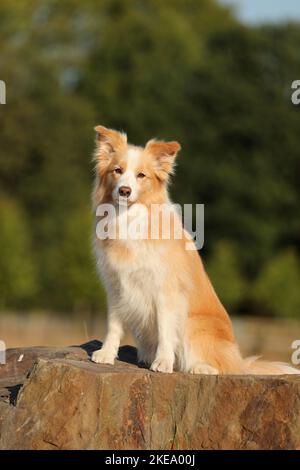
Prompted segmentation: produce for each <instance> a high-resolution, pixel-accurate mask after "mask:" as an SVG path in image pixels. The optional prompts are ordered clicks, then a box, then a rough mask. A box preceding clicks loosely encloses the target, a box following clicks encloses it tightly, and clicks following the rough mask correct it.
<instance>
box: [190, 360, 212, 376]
mask: <svg viewBox="0 0 300 470" xmlns="http://www.w3.org/2000/svg"><path fill="white" fill-rule="evenodd" d="M189 373H190V374H204V375H218V374H219V371H218V369H215V368H214V367H212V366H210V365H209V364H205V363H204V362H198V363H197V364H195V365H194V366H193V367H191V368H190V370H189Z"/></svg>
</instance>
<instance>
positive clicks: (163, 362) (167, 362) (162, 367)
mask: <svg viewBox="0 0 300 470" xmlns="http://www.w3.org/2000/svg"><path fill="white" fill-rule="evenodd" d="M150 369H151V370H153V371H154V372H165V373H166V374H171V373H172V372H173V360H172V359H168V358H164V357H157V358H156V359H155V360H154V361H153V362H152V364H151V367H150Z"/></svg>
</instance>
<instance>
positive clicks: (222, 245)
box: [206, 240, 246, 311]
mask: <svg viewBox="0 0 300 470" xmlns="http://www.w3.org/2000/svg"><path fill="white" fill-rule="evenodd" d="M206 269H207V272H208V275H209V276H210V278H211V280H212V283H213V286H214V288H215V290H216V292H217V294H218V296H219V297H220V299H221V300H222V302H223V303H224V305H225V307H226V308H228V309H229V310H230V311H236V309H237V307H239V305H240V303H241V301H242V300H243V298H244V296H245V291H246V283H245V281H244V280H243V275H242V272H241V269H240V266H239V264H238V257H237V254H236V250H235V248H234V246H233V244H232V243H230V242H226V241H223V240H221V241H219V242H218V243H217V244H216V246H215V247H214V250H213V252H212V255H211V257H210V260H209V262H208V263H207V266H206Z"/></svg>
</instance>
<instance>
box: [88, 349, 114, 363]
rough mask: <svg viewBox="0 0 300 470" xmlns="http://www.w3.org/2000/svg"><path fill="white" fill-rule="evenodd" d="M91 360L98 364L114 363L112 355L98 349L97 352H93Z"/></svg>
mask: <svg viewBox="0 0 300 470" xmlns="http://www.w3.org/2000/svg"><path fill="white" fill-rule="evenodd" d="M91 359H92V361H93V362H97V363H98V364H114V362H115V357H114V355H113V354H111V352H109V351H105V349H98V351H95V352H93V354H92V357H91Z"/></svg>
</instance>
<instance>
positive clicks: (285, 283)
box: [253, 249, 300, 318]
mask: <svg viewBox="0 0 300 470" xmlns="http://www.w3.org/2000/svg"><path fill="white" fill-rule="evenodd" d="M299 286H300V263H299V258H298V257H297V255H296V253H295V251H294V250H292V249H289V250H286V251H284V252H281V253H279V254H278V255H277V256H276V257H274V258H272V259H271V260H270V261H269V262H268V263H267V264H266V266H265V267H264V269H263V270H262V272H261V273H260V275H259V277H258V279H257V280H256V282H255V283H254V286H253V298H254V299H255V300H256V301H257V303H258V305H260V306H262V308H264V310H266V311H267V312H269V313H272V314H275V315H278V316H283V317H295V318H297V317H298V318H299V316H300V296H299Z"/></svg>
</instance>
